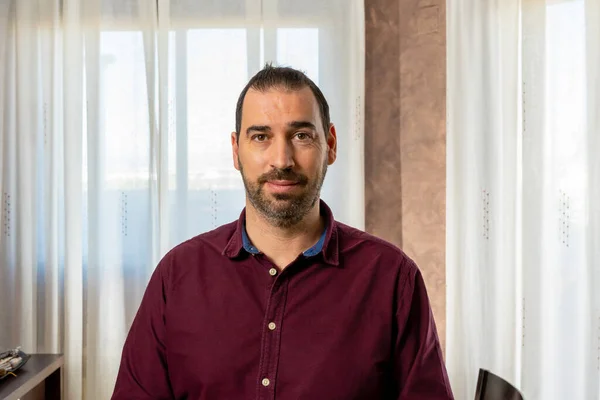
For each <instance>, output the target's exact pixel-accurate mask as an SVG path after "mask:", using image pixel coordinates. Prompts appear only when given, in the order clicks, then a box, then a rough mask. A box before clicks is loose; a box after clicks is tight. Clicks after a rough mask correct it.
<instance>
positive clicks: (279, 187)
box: [266, 180, 300, 193]
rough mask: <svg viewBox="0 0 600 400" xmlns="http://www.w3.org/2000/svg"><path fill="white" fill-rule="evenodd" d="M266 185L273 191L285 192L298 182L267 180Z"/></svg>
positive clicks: (297, 185)
mask: <svg viewBox="0 0 600 400" xmlns="http://www.w3.org/2000/svg"><path fill="white" fill-rule="evenodd" d="M266 186H268V187H269V189H270V190H271V191H273V192H277V193H285V192H291V191H293V190H295V189H296V188H297V187H299V186H300V184H299V183H298V182H296V181H286V180H273V181H268V182H267V183H266Z"/></svg>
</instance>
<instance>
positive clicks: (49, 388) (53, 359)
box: [0, 354, 64, 400]
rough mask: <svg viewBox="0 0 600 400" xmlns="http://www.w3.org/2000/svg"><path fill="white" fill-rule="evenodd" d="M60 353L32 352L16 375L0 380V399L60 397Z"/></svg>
mask: <svg viewBox="0 0 600 400" xmlns="http://www.w3.org/2000/svg"><path fill="white" fill-rule="evenodd" d="M63 364H64V358H63V355H62V354H32V355H31V358H30V359H29V361H27V364H25V365H24V366H23V367H21V369H19V370H18V371H16V372H15V375H17V376H16V377H14V376H7V377H6V378H4V379H2V380H0V400H17V399H21V400H24V399H40V398H41V399H51V400H55V399H56V400H60V399H62V388H61V386H62V367H63Z"/></svg>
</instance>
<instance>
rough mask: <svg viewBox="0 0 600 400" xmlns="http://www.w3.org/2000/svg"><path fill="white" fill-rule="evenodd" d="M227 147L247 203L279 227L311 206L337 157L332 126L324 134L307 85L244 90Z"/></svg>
mask: <svg viewBox="0 0 600 400" xmlns="http://www.w3.org/2000/svg"><path fill="white" fill-rule="evenodd" d="M231 144H232V149H233V162H234V166H235V168H236V169H238V170H239V171H240V173H241V175H242V180H243V181H244V186H245V187H246V195H247V198H248V200H249V202H250V204H251V205H252V206H253V207H254V208H255V209H256V210H257V211H258V212H259V213H261V214H262V215H263V216H264V217H266V218H267V219H268V220H269V222H270V223H272V224H273V225H274V226H278V227H289V226H293V225H295V224H297V223H298V222H300V221H301V220H302V218H303V217H304V216H305V215H306V214H307V213H308V212H309V211H310V210H311V209H312V208H313V207H314V205H315V203H316V202H317V201H318V199H319V195H320V191H321V186H322V185H323V180H324V179H325V173H326V171H327V166H328V165H330V164H332V163H333V162H334V161H335V157H336V133H335V128H334V127H333V125H331V127H330V128H329V131H328V132H325V131H324V130H323V124H322V122H321V114H320V111H319V106H318V103H317V100H316V99H315V97H314V95H313V93H312V91H311V90H310V88H308V87H306V88H303V89H301V90H297V91H289V90H285V89H277V88H273V89H271V90H269V91H266V92H260V91H257V90H253V89H250V90H248V92H247V94H246V97H245V99H244V104H243V113H242V120H241V129H240V136H239V140H236V133H235V132H234V133H232V135H231Z"/></svg>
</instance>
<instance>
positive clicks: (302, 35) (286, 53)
mask: <svg viewBox="0 0 600 400" xmlns="http://www.w3.org/2000/svg"><path fill="white" fill-rule="evenodd" d="M277 63H278V64H280V65H286V66H289V67H293V68H296V69H299V70H301V71H303V72H305V73H306V74H307V75H308V77H309V78H310V79H312V80H313V81H314V82H315V84H317V85H318V84H319V29H317V28H280V29H277Z"/></svg>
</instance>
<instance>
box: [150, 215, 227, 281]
mask: <svg viewBox="0 0 600 400" xmlns="http://www.w3.org/2000/svg"><path fill="white" fill-rule="evenodd" d="M236 227H237V221H234V222H230V223H228V224H225V225H221V226H220V227H218V228H215V229H213V230H211V231H208V232H205V233H202V234H200V235H197V236H195V237H193V238H191V239H188V240H186V241H184V242H182V243H180V244H178V245H177V246H175V247H173V248H172V249H171V250H170V251H169V252H167V253H166V254H165V256H164V257H163V258H162V259H161V260H160V262H159V264H158V267H157V270H160V272H161V274H162V275H163V276H171V277H172V276H173V275H181V274H182V273H185V272H186V270H188V269H190V268H196V267H198V266H202V265H205V264H206V262H207V261H214V260H217V259H218V258H220V257H222V253H223V249H224V248H225V246H227V243H228V242H229V240H230V239H231V237H232V236H233V235H234V234H235V232H236Z"/></svg>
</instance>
